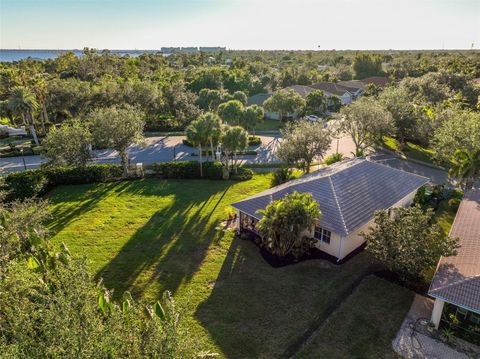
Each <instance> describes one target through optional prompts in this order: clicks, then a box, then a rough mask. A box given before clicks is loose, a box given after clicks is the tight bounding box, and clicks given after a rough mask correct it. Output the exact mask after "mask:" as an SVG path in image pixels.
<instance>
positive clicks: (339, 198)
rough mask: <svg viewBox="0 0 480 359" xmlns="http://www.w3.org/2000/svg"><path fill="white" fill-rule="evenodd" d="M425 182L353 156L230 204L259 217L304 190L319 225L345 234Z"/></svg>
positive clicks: (419, 178)
mask: <svg viewBox="0 0 480 359" xmlns="http://www.w3.org/2000/svg"><path fill="white" fill-rule="evenodd" d="M427 182H428V178H426V177H422V176H419V175H416V174H413V173H409V172H404V171H401V170H398V169H395V168H392V167H388V166H385V165H382V164H379V163H376V162H372V161H369V160H366V159H361V158H357V159H352V160H346V161H342V162H338V163H335V164H332V165H330V166H328V167H325V168H323V169H320V170H318V171H316V172H313V173H310V174H308V175H305V176H303V177H301V178H299V179H296V180H293V181H290V182H287V183H284V184H282V185H280V186H276V187H273V188H271V189H268V190H266V191H263V192H261V193H258V194H257V195H255V196H252V197H250V198H247V199H244V200H242V201H239V202H236V203H234V204H232V207H234V208H236V209H238V210H239V211H241V212H243V213H246V214H248V215H250V216H252V217H255V218H258V219H260V218H261V217H262V215H261V214H259V213H257V211H258V210H259V209H265V208H266V207H267V205H268V204H269V203H270V202H271V201H273V200H278V199H281V198H283V197H284V196H285V195H286V194H288V193H293V192H294V191H297V192H299V193H305V192H308V193H311V194H312V196H313V198H314V200H315V201H317V202H318V204H319V206H320V210H321V212H322V217H321V219H320V225H321V226H322V227H324V228H326V229H328V230H330V231H332V232H335V233H337V234H339V235H342V236H347V235H348V234H349V233H352V231H354V230H355V229H357V228H359V227H361V226H362V225H364V224H365V223H367V222H369V221H370V220H371V219H372V218H373V216H374V213H375V211H377V210H380V209H387V208H390V207H392V206H393V205H394V204H395V203H397V202H399V201H400V200H402V199H403V198H405V197H406V196H407V195H409V194H410V193H412V192H414V191H416V190H417V189H418V188H419V187H421V186H422V185H424V184H426V183H427Z"/></svg>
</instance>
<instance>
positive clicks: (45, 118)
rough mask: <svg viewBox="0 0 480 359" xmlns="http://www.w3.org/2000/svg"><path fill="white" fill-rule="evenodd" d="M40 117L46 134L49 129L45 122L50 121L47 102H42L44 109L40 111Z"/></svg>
mask: <svg viewBox="0 0 480 359" xmlns="http://www.w3.org/2000/svg"><path fill="white" fill-rule="evenodd" d="M40 119H41V121H42V132H43V134H44V135H46V134H47V130H46V128H45V123H46V122H47V121H48V115H47V108H46V107H45V104H43V103H42V110H41V112H40Z"/></svg>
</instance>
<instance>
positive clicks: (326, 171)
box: [236, 158, 374, 203]
mask: <svg viewBox="0 0 480 359" xmlns="http://www.w3.org/2000/svg"><path fill="white" fill-rule="evenodd" d="M366 161H367V160H366V159H359V158H349V159H346V160H343V161H340V162H336V163H334V164H331V165H328V166H326V167H323V168H320V169H319V170H317V171H315V172H310V173H307V174H305V175H303V176H301V177H299V178H295V179H294V180H290V181H287V182H285V183H282V184H279V185H277V186H275V187H272V188H268V189H266V190H264V191H262V192H260V193H257V194H254V195H253V196H250V197H247V198H245V199H241V200H240V201H237V202H236V203H239V202H243V201H248V200H249V199H251V198H258V197H263V196H266V195H269V194H271V193H277V192H279V191H281V190H283V189H286V188H289V187H292V186H296V185H298V184H301V183H308V182H312V181H315V180H318V179H321V178H327V177H331V176H333V175H336V174H338V173H340V172H343V171H345V170H346V169H348V168H351V167H354V166H356V165H358V164H360V163H364V162H366ZM372 163H374V162H372ZM320 171H322V173H317V172H320Z"/></svg>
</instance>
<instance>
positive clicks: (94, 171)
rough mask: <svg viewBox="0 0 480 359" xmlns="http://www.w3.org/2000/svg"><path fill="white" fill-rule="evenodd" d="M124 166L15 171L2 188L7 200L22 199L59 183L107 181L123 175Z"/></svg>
mask: <svg viewBox="0 0 480 359" xmlns="http://www.w3.org/2000/svg"><path fill="white" fill-rule="evenodd" d="M122 172H123V170H122V167H121V166H118V165H111V164H102V165H88V166H85V167H52V168H48V167H46V168H41V169H36V170H27V171H22V172H14V173H10V174H8V175H7V176H5V179H4V182H3V185H2V187H3V188H2V189H3V190H5V191H6V192H7V200H9V201H12V200H16V199H19V200H22V199H25V198H30V197H35V196H41V195H42V194H44V193H45V192H46V191H47V190H49V189H51V188H53V187H56V186H59V185H67V184H68V185H71V184H86V183H95V182H106V181H109V180H112V179H116V178H120V177H121V176H122Z"/></svg>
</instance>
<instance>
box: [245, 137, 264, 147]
mask: <svg viewBox="0 0 480 359" xmlns="http://www.w3.org/2000/svg"><path fill="white" fill-rule="evenodd" d="M261 144H262V139H261V138H260V137H258V136H249V137H248V145H249V146H258V145H261Z"/></svg>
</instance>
